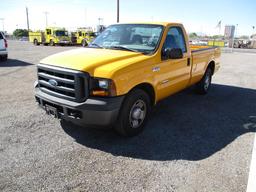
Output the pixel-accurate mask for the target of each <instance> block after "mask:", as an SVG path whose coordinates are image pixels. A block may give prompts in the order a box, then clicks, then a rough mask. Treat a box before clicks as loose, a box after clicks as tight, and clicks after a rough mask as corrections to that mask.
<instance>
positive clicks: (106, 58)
mask: <svg viewBox="0 0 256 192" xmlns="http://www.w3.org/2000/svg"><path fill="white" fill-rule="evenodd" d="M145 57H146V56H145V55H143V54H142V53H137V52H131V51H121V50H112V49H98V48H81V49H74V50H70V51H65V52H61V53H57V54H54V55H51V56H49V57H46V58H45V59H43V60H42V61H41V62H40V63H42V64H48V65H53V66H59V67H63V68H69V69H74V70H79V71H84V72H89V73H90V75H94V72H95V70H96V69H99V68H103V67H104V70H106V69H108V70H111V71H113V70H115V69H116V68H120V67H122V66H123V65H127V63H130V62H132V61H131V59H132V60H133V61H134V59H135V58H136V59H135V60H136V62H137V61H138V60H143V59H145ZM134 62H135V61H134Z"/></svg>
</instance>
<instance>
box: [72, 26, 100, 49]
mask: <svg viewBox="0 0 256 192" xmlns="http://www.w3.org/2000/svg"><path fill="white" fill-rule="evenodd" d="M95 37H96V34H95V33H94V32H93V31H92V30H88V29H86V28H78V29H77V31H76V32H74V33H73V38H72V43H73V44H78V45H82V46H83V47H86V46H87V45H88V44H89V43H91V42H92V41H93V40H94V39H95Z"/></svg>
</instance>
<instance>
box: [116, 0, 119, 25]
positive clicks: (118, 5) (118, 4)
mask: <svg viewBox="0 0 256 192" xmlns="http://www.w3.org/2000/svg"><path fill="white" fill-rule="evenodd" d="M116 19H117V23H119V0H117V18H116Z"/></svg>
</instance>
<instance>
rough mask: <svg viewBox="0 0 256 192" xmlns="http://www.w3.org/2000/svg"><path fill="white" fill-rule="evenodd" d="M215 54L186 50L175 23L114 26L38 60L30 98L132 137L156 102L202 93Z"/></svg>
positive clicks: (69, 117)
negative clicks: (76, 46) (87, 41)
mask: <svg viewBox="0 0 256 192" xmlns="http://www.w3.org/2000/svg"><path fill="white" fill-rule="evenodd" d="M220 54H221V51H220V49H219V48H217V47H207V46H202V47H200V46H190V45H189V41H188V36H187V33H186V31H185V29H184V27H183V25H182V24H179V23H130V24H114V25H111V26H109V27H108V28H107V29H106V30H105V31H104V32H102V33H101V34H100V35H99V36H98V37H97V38H96V39H95V40H94V41H93V42H92V43H91V44H90V45H89V47H88V48H81V49H75V50H71V51H66V52H62V53H58V54H55V55H52V56H49V57H47V58H45V59H43V60H42V61H41V62H40V64H38V65H37V75H38V81H37V82H36V83H35V98H36V101H37V102H38V103H39V106H41V107H42V108H43V109H44V110H45V111H46V112H47V114H50V115H53V116H54V117H56V118H61V119H64V120H66V121H70V122H73V123H75V124H78V125H82V126H108V127H114V128H115V130H116V131H117V132H118V133H120V134H121V135H124V136H134V135H137V134H139V133H140V132H141V131H142V130H143V129H144V127H145V124H146V122H147V120H148V117H149V114H150V110H151V108H152V107H153V106H154V105H155V104H156V103H157V102H158V101H160V100H161V99H164V98H166V97H168V96H170V95H172V94H174V93H176V92H178V91H181V90H183V89H185V88H187V87H189V86H191V85H196V90H197V92H198V93H200V94H206V93H207V92H208V91H209V88H210V86H211V79H212V75H213V74H214V73H215V72H216V71H217V70H218V69H219V67H220Z"/></svg>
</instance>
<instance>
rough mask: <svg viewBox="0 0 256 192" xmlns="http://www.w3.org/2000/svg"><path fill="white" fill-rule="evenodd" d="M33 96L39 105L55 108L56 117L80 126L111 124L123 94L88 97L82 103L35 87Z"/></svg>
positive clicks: (114, 119) (115, 118) (115, 116)
mask: <svg viewBox="0 0 256 192" xmlns="http://www.w3.org/2000/svg"><path fill="white" fill-rule="evenodd" d="M35 98H36V101H37V102H38V104H39V106H40V107H41V108H43V109H44V110H46V107H45V106H46V105H48V106H52V107H54V108H56V109H57V113H58V118H61V119H65V120H67V121H71V122H72V123H74V124H77V125H80V126H97V127H98V126H99V127H106V126H111V125H112V124H114V123H115V121H116V120H117V116H118V113H119V109H120V107H121V105H122V101H123V99H124V96H119V97H110V98H88V99H87V100H86V101H85V102H83V103H77V102H73V101H68V100H65V99H61V98H58V97H54V96H51V95H48V94H46V93H44V92H42V91H41V90H40V89H39V88H36V89H35Z"/></svg>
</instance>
